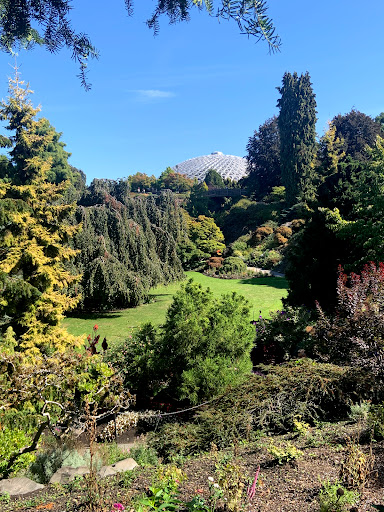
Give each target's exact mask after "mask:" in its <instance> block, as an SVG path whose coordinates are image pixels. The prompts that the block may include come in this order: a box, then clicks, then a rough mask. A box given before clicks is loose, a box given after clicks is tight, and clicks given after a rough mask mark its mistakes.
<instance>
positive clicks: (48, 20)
mask: <svg viewBox="0 0 384 512" xmlns="http://www.w3.org/2000/svg"><path fill="white" fill-rule="evenodd" d="M124 1H125V4H126V7H127V12H128V14H129V15H131V14H132V12H133V0H124ZM191 6H193V7H197V8H198V9H203V8H205V9H206V11H207V12H208V13H209V15H211V16H216V17H217V18H222V19H230V20H234V21H236V23H237V25H238V26H239V29H240V31H241V32H242V33H245V34H248V35H252V36H255V37H256V38H257V40H260V39H263V40H265V41H267V43H268V45H269V48H270V50H271V51H274V50H277V49H278V48H279V46H280V38H279V37H278V36H277V35H275V28H274V26H273V24H272V21H271V20H270V18H268V16H267V4H266V1H265V0H238V1H236V2H234V3H229V2H227V1H225V0H221V3H220V2H219V6H218V9H217V11H216V12H214V4H213V3H212V2H211V1H209V0H192V2H186V1H185V0H157V5H155V9H154V11H153V13H152V15H151V17H150V18H149V19H148V20H147V25H148V27H149V28H152V29H153V30H154V32H155V33H156V32H157V31H158V29H159V19H160V17H161V16H162V15H163V14H165V15H166V16H168V18H169V20H170V22H171V23H176V22H178V21H185V20H188V19H189V15H190V8H191ZM0 9H1V17H0V48H1V49H2V50H5V51H7V52H11V51H12V49H14V48H15V47H16V46H20V45H23V46H25V47H27V48H28V47H30V46H31V45H33V44H35V43H37V44H42V45H45V46H46V48H47V49H48V50H49V51H51V52H52V53H55V52H57V51H58V50H60V49H61V48H63V47H67V48H68V49H69V50H70V51H71V52H72V57H73V58H74V59H75V60H76V61H77V63H78V64H79V66H80V78H81V81H82V84H83V86H84V87H86V88H89V84H88V83H87V81H86V76H85V74H86V68H87V61H88V59H89V58H94V57H97V56H98V52H97V50H96V48H95V47H94V46H93V44H92V43H91V41H90V40H89V38H88V36H87V35H85V34H84V33H76V32H75V30H74V29H73V28H72V26H71V20H70V18H69V13H70V9H71V2H70V0H17V1H15V0H0Z"/></svg>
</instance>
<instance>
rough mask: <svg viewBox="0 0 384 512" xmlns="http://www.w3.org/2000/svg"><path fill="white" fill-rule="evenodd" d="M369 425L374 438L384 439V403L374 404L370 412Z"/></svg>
mask: <svg viewBox="0 0 384 512" xmlns="http://www.w3.org/2000/svg"><path fill="white" fill-rule="evenodd" d="M368 427H369V429H370V431H371V433H372V436H373V437H374V439H377V440H378V441H380V440H382V439H384V405H383V404H378V405H372V406H371V408H370V410H369V413H368Z"/></svg>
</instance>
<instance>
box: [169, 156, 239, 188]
mask: <svg viewBox="0 0 384 512" xmlns="http://www.w3.org/2000/svg"><path fill="white" fill-rule="evenodd" d="M209 169H214V170H215V171H217V172H218V173H219V174H220V176H221V177H222V178H223V179H225V178H230V179H231V180H233V181H238V180H240V179H241V178H243V177H244V176H246V175H247V174H248V173H247V160H246V159H245V158H242V157H240V156H233V155H224V154H223V153H221V152H220V151H215V152H214V153H211V154H210V155H204V156H197V157H195V158H190V159H189V160H185V161H184V162H181V163H180V164H177V165H175V166H174V167H173V170H174V171H176V172H179V173H181V174H186V175H187V176H188V178H192V179H193V178H197V179H198V180H199V181H203V180H204V178H205V175H206V174H207V172H208V171H209Z"/></svg>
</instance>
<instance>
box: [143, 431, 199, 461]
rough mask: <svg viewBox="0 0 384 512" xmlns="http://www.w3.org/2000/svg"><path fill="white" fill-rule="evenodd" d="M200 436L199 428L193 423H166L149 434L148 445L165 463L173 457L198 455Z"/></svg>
mask: <svg viewBox="0 0 384 512" xmlns="http://www.w3.org/2000/svg"><path fill="white" fill-rule="evenodd" d="M201 435H202V432H201V427H200V426H199V425H197V424H195V423H166V424H165V425H163V426H162V427H160V428H159V430H158V431H157V432H153V433H151V434H149V436H148V443H149V445H150V446H151V447H152V448H154V449H155V450H156V451H157V453H158V454H159V456H160V457H162V458H163V459H165V460H166V461H167V460H169V459H170V458H171V457H172V456H175V455H177V456H181V457H186V456H188V455H193V454H196V453H199V452H200V451H201V450H202V448H201Z"/></svg>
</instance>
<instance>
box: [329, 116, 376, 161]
mask: <svg viewBox="0 0 384 512" xmlns="http://www.w3.org/2000/svg"><path fill="white" fill-rule="evenodd" d="M331 124H332V126H334V127H335V129H336V137H339V138H340V139H342V140H343V146H342V149H343V151H344V153H345V155H346V156H350V157H351V158H352V159H353V160H358V161H359V162H366V161H367V160H368V159H369V158H370V155H369V148H373V147H374V146H375V142H376V138H377V136H378V135H380V136H381V137H382V136H383V135H384V132H383V128H382V125H381V122H380V121H379V122H377V121H375V120H373V119H372V118H371V117H370V116H367V115H366V114H364V113H363V112H359V111H358V110H355V109H353V110H351V112H349V113H348V114H345V115H341V114H339V115H338V116H336V117H334V118H333V119H332V123H331Z"/></svg>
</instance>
